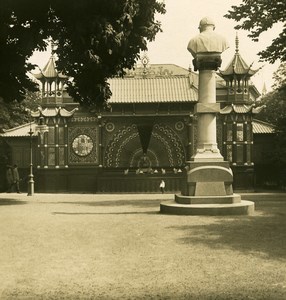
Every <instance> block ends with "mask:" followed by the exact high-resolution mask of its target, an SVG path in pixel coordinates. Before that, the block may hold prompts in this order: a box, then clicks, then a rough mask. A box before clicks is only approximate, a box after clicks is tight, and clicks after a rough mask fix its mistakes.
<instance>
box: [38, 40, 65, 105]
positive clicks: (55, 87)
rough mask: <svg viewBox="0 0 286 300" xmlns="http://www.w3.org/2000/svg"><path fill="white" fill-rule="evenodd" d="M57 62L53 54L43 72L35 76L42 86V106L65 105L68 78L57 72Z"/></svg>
mask: <svg viewBox="0 0 286 300" xmlns="http://www.w3.org/2000/svg"><path fill="white" fill-rule="evenodd" d="M52 53H53V44H52ZM55 61H56V59H55V57H54V55H53V54H52V55H51V57H50V59H49V61H48V62H47V64H46V65H45V67H44V68H43V69H42V70H41V72H40V73H38V74H34V77H35V78H36V79H38V80H39V81H40V82H41V84H42V104H53V105H55V104H62V103H63V94H64V84H65V82H66V81H67V79H68V76H66V75H64V74H62V73H60V72H58V71H57V68H56V62H55Z"/></svg>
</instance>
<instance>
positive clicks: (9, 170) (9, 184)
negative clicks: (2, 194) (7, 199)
mask: <svg viewBox="0 0 286 300" xmlns="http://www.w3.org/2000/svg"><path fill="white" fill-rule="evenodd" d="M6 181H7V193H11V192H12V187H13V184H14V179H13V173H12V167H11V166H9V165H7V166H6Z"/></svg>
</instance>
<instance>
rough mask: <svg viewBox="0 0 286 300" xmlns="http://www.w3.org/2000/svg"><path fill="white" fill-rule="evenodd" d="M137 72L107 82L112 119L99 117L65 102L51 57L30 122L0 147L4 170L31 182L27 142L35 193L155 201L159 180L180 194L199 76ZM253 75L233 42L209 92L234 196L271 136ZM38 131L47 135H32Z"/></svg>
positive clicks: (106, 114)
mask: <svg viewBox="0 0 286 300" xmlns="http://www.w3.org/2000/svg"><path fill="white" fill-rule="evenodd" d="M141 62H142V64H141V65H140V66H138V67H136V68H135V69H134V70H131V71H129V72H128V73H127V75H126V76H125V77H124V78H113V79H110V80H109V83H110V87H111V90H112V97H111V98H110V100H109V104H110V106H111V110H110V111H102V112H97V113H95V112H91V111H88V110H86V109H84V108H82V107H80V106H79V105H78V104H77V103H75V102H74V101H73V99H72V98H71V97H69V95H68V94H67V93H66V91H65V81H66V80H67V79H68V78H67V77H66V76H64V75H63V74H61V73H59V72H57V69H56V63H55V58H54V57H53V56H51V58H50V59H49V61H48V63H47V64H46V66H45V68H43V70H42V72H41V73H40V74H36V75H35V77H36V79H37V80H39V81H40V82H41V86H42V105H41V107H39V109H38V110H37V111H33V112H31V116H32V118H33V120H34V121H33V122H31V123H29V124H25V125H22V126H19V127H17V128H12V129H9V130H7V131H6V132H5V133H3V134H1V138H2V141H4V143H5V145H6V147H5V149H4V150H5V151H6V154H7V157H8V162H9V163H17V164H18V166H19V170H20V174H21V176H22V178H25V177H26V176H27V175H28V173H29V165H30V152H29V146H30V142H31V144H32V157H33V167H34V179H35V191H36V192H82V193H84V192H87V193H104V192H158V191H159V182H160V180H161V179H162V178H164V180H165V182H166V191H170V192H175V191H179V190H180V189H181V184H182V178H183V176H184V171H185V169H184V167H185V163H186V161H188V160H190V159H191V157H192V155H193V154H194V148H195V145H196V117H195V116H194V104H195V103H196V101H197V97H198V74H197V73H195V72H192V71H191V70H186V69H184V68H181V67H179V66H176V65H167V64H166V65H156V64H154V65H149V63H148V59H147V57H146V56H144V57H143V58H142V61H141ZM255 72H256V70H253V69H252V68H251V66H249V65H247V63H246V62H245V61H244V60H243V58H242V57H241V55H240V53H239V49H238V39H236V50H235V54H234V57H233V59H232V60H231V62H230V63H229V65H228V67H227V68H226V69H225V70H221V71H220V72H219V73H218V74H217V83H216V91H217V102H218V103H220V105H221V110H220V114H219V115H218V116H217V137H218V141H217V143H218V147H219V149H220V151H221V153H222V155H223V156H224V158H225V159H226V160H228V161H230V164H231V168H232V170H233V173H234V188H235V189H244V190H253V189H254V186H255V182H257V181H258V182H259V180H262V181H263V179H259V174H257V172H256V170H255V164H256V163H257V164H260V163H261V161H260V160H259V159H261V160H263V157H262V156H261V155H260V152H261V151H260V149H261V148H260V147H261V146H262V145H263V142H262V143H261V136H262V137H264V136H272V135H273V134H272V133H273V128H272V126H271V125H269V124H266V123H263V122H260V121H257V120H255V119H254V116H255V114H257V113H259V111H260V110H261V108H259V107H256V103H255V102H256V100H257V99H258V97H259V96H260V94H259V92H258V91H257V89H256V87H255V86H254V85H252V83H251V76H253V75H254V74H255ZM39 124H40V126H43V125H46V127H47V128H46V129H47V130H45V131H46V132H41V134H39V133H38V132H37V131H38V128H39ZM29 131H30V132H33V133H32V134H31V136H30V135H29V134H28V132H29ZM255 140H258V141H260V142H258V144H257V147H256V144H254V141H255ZM262 140H263V138H262ZM4 150H3V151H4ZM255 157H258V158H259V159H258V161H257V160H256V158H255ZM23 184H24V183H23ZM3 185H4V183H3V182H2V187H3ZM24 188H25V186H23V187H22V189H24Z"/></svg>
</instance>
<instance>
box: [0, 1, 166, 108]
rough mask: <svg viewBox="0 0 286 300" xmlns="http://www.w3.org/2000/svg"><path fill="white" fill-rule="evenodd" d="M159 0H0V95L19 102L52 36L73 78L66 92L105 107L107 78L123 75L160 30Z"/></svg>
mask: <svg viewBox="0 0 286 300" xmlns="http://www.w3.org/2000/svg"><path fill="white" fill-rule="evenodd" d="M156 13H161V14H163V13H165V5H164V4H163V3H161V2H159V1H158V0H116V1H114V0H104V1H102V0H82V1H78V0H45V1H34V0H25V1H22V0H14V1H1V2H0V64H1V68H0V96H2V98H4V100H5V101H6V102H10V101H13V100H15V99H16V100H18V101H21V100H23V99H24V97H25V91H26V90H29V91H35V90H36V88H37V87H36V84H35V83H34V82H33V81H31V80H30V79H29V77H28V76H27V72H28V71H31V70H32V69H33V68H34V66H33V65H32V64H29V63H27V60H28V59H29V57H30V56H31V55H32V54H33V52H34V51H35V50H45V49H46V47H47V40H48V39H49V38H52V40H53V41H54V43H55V45H56V48H55V49H54V52H55V53H56V55H57V57H58V65H57V68H58V71H60V72H63V73H64V74H66V75H68V76H70V77H71V78H72V79H73V80H72V81H69V82H68V92H69V93H70V95H71V96H72V97H74V98H75V100H77V101H78V102H80V103H82V104H84V105H86V106H94V105H96V106H97V107H100V106H103V105H104V104H105V103H106V100H107V99H108V98H109V97H110V95H111V91H110V88H109V86H108V83H107V79H108V78H110V77H113V76H118V75H119V76H120V75H121V76H122V75H124V69H127V68H129V69H130V68H132V67H133V65H134V64H135V62H136V60H137V59H138V58H139V53H140V51H144V50H147V41H152V40H154V38H155V35H156V34H157V33H158V32H159V31H160V30H161V28H160V26H161V24H160V22H158V21H156V20H155V14H156Z"/></svg>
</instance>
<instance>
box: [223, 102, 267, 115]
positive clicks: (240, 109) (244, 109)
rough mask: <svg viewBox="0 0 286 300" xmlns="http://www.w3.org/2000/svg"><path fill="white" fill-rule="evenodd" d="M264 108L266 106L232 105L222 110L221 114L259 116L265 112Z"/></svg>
mask: <svg viewBox="0 0 286 300" xmlns="http://www.w3.org/2000/svg"><path fill="white" fill-rule="evenodd" d="M264 107H265V106H264V105H263V106H259V107H254V106H253V105H244V104H231V105H227V106H225V107H224V108H222V109H221V110H220V113H221V114H223V115H225V114H230V113H232V112H235V113H237V114H245V113H248V112H251V113H253V114H258V113H259V112H261V111H262V110H263V108H264Z"/></svg>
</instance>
